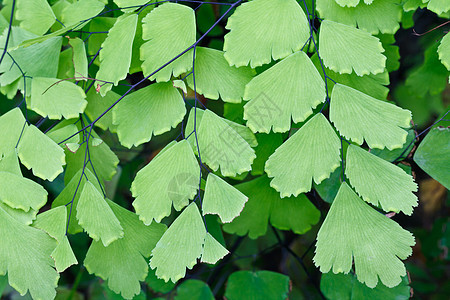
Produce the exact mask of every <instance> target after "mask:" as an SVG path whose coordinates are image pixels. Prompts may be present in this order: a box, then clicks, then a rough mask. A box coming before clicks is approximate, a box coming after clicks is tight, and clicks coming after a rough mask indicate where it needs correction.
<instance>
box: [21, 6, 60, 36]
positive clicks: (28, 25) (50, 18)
mask: <svg viewBox="0 0 450 300" xmlns="http://www.w3.org/2000/svg"><path fill="white" fill-rule="evenodd" d="M15 17H16V19H17V20H20V21H21V22H20V27H22V28H25V29H26V30H28V31H31V32H33V33H35V34H37V35H43V34H44V33H46V32H47V31H48V29H49V28H50V27H51V26H52V25H53V23H55V14H54V13H53V10H52V8H51V7H50V5H49V4H48V2H47V1H46V0H20V1H17V11H16V14H15Z"/></svg>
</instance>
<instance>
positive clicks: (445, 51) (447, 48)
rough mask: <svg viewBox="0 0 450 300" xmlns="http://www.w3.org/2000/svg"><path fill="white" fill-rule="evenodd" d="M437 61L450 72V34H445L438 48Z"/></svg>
mask: <svg viewBox="0 0 450 300" xmlns="http://www.w3.org/2000/svg"><path fill="white" fill-rule="evenodd" d="M437 51H438V54H439V60H440V61H441V62H442V63H443V64H444V66H445V67H446V68H447V70H449V71H450V34H446V35H445V36H444V37H443V38H442V40H441V43H440V44H439V47H438V50H437Z"/></svg>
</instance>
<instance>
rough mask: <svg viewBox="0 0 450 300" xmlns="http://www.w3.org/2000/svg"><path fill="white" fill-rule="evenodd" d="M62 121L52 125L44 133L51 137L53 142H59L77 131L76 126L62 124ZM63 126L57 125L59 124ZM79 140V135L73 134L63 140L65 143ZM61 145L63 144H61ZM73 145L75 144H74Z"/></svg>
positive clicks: (76, 142) (74, 142)
mask: <svg viewBox="0 0 450 300" xmlns="http://www.w3.org/2000/svg"><path fill="white" fill-rule="evenodd" d="M63 122H64V121H62V122H61V123H59V124H58V125H56V126H55V127H53V128H52V129H51V130H50V131H48V132H47V133H46V135H47V136H48V137H49V138H51V139H52V140H53V141H54V142H55V143H59V142H61V141H63V140H65V139H66V138H67V137H69V136H71V135H73V134H75V133H77V131H78V128H77V126H76V125H75V124H68V125H66V124H63ZM61 124H62V125H64V126H59V125H61ZM79 142H80V136H79V135H78V134H75V135H74V136H73V137H71V138H70V139H68V140H67V141H65V144H78V143H79ZM61 146H62V147H64V146H65V145H63V144H61ZM74 146H75V145H74Z"/></svg>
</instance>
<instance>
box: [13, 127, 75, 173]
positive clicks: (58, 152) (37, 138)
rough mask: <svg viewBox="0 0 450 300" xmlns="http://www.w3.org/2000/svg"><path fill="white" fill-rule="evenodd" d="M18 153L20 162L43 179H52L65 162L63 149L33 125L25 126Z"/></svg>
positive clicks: (60, 171)
mask: <svg viewBox="0 0 450 300" xmlns="http://www.w3.org/2000/svg"><path fill="white" fill-rule="evenodd" d="M18 154H19V158H20V162H21V163H22V164H23V165H24V166H25V167H27V169H31V170H32V171H33V174H34V175H35V176H37V177H40V178H42V179H44V180H49V181H53V180H54V179H55V178H56V176H58V175H59V174H60V173H62V171H63V167H62V166H63V165H65V164H66V161H65V155H64V150H63V149H61V147H59V146H58V144H56V143H55V142H54V141H53V140H52V139H50V138H49V137H48V136H46V135H45V134H44V133H43V132H42V131H40V130H39V129H38V128H37V127H36V126H34V125H29V126H27V127H26V129H25V132H24V133H23V136H22V139H21V140H20V143H19V147H18Z"/></svg>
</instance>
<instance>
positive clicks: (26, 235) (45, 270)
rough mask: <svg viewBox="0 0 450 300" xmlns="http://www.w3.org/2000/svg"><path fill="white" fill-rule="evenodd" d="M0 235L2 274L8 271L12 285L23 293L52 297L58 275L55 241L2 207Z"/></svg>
mask: <svg viewBox="0 0 450 300" xmlns="http://www.w3.org/2000/svg"><path fill="white" fill-rule="evenodd" d="M0 236H1V237H2V243H1V247H0V257H1V260H0V274H2V275H4V274H6V273H8V281H9V285H10V286H12V287H13V288H14V289H16V290H17V291H18V292H19V293H20V294H21V295H22V296H24V295H25V294H26V293H27V291H29V292H30V294H31V296H32V297H33V299H36V300H48V299H53V298H54V297H55V295H56V292H55V288H56V286H57V283H58V279H59V275H58V273H57V272H56V270H55V269H54V266H55V262H54V261H53V259H52V258H51V257H50V254H51V253H52V251H53V250H54V249H55V247H56V241H55V240H53V239H52V238H51V237H49V236H48V235H47V234H46V233H45V232H43V231H42V230H39V229H36V228H33V227H30V226H27V225H25V224H23V223H21V222H19V221H17V220H16V219H14V218H13V217H11V216H10V215H9V214H8V213H6V212H5V211H4V210H3V209H2V208H0ZM11 249H14V251H11Z"/></svg>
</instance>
